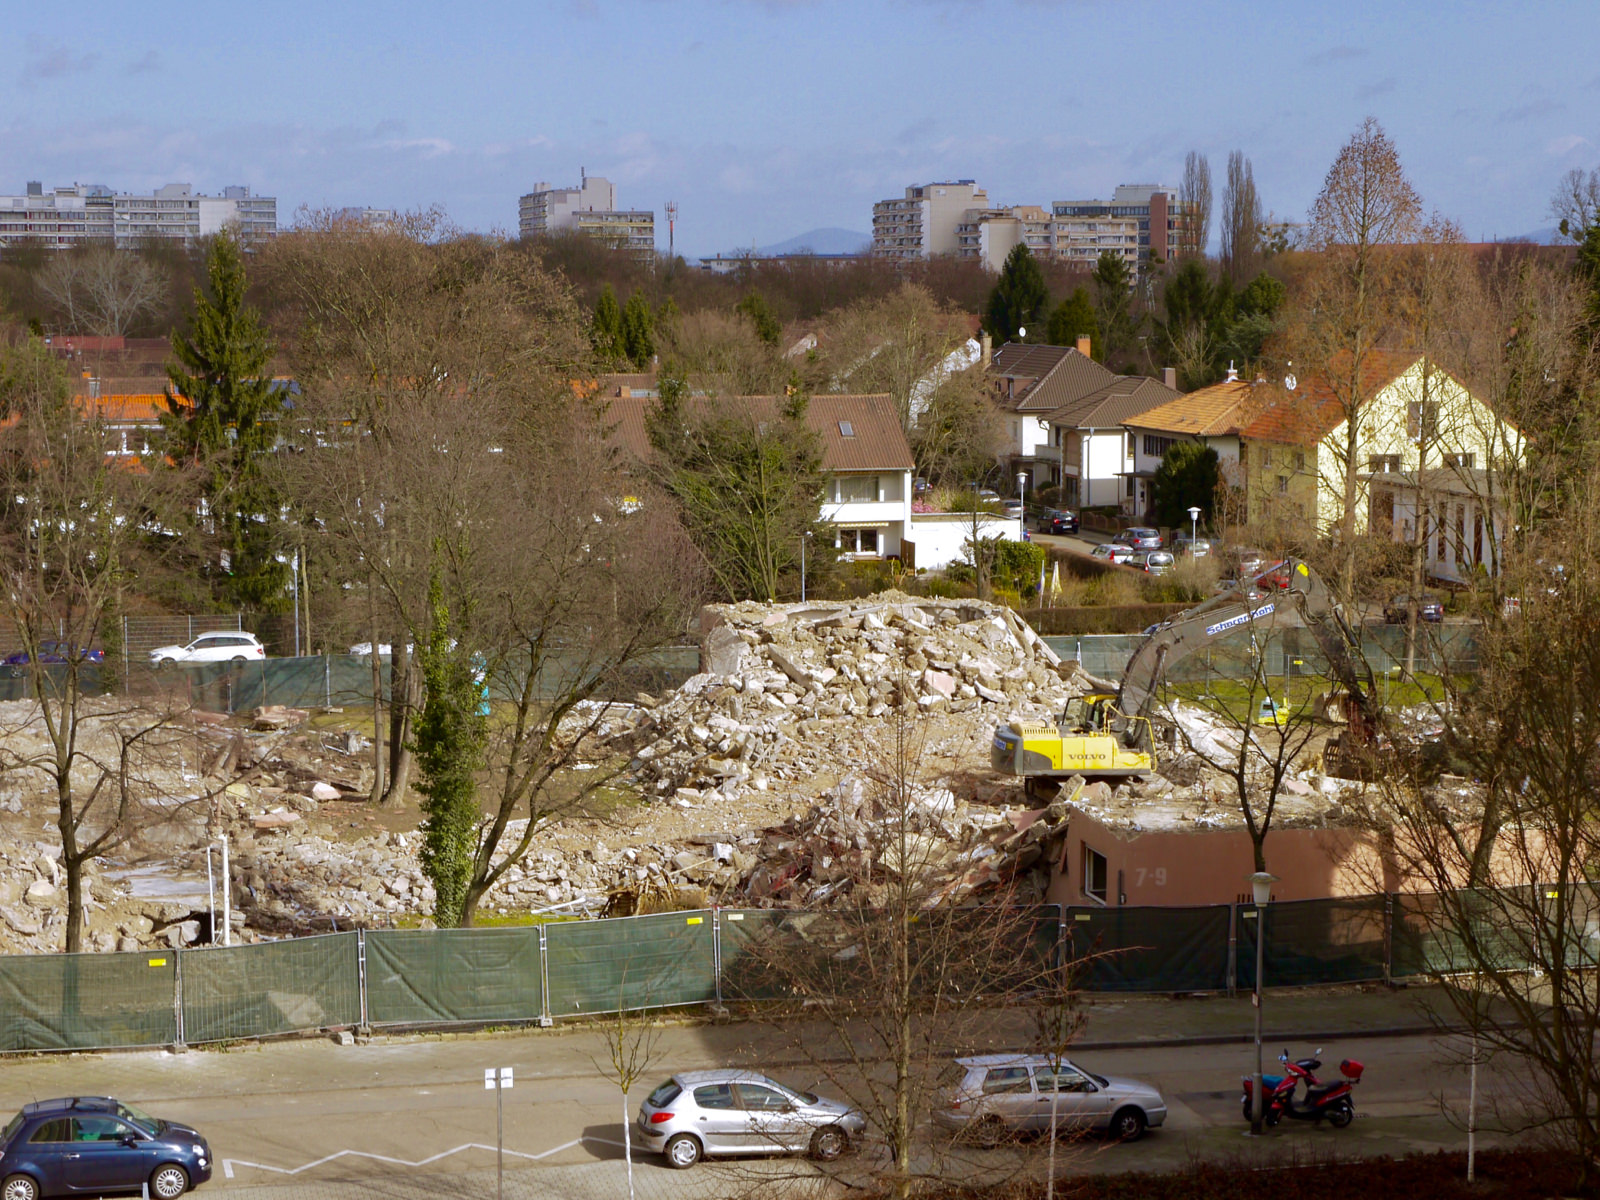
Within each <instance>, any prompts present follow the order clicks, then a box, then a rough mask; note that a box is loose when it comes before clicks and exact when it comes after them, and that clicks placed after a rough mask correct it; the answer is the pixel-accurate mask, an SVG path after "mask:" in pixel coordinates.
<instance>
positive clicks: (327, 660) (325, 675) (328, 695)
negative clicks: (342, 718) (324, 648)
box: [322, 654, 333, 708]
mask: <svg viewBox="0 0 1600 1200" xmlns="http://www.w3.org/2000/svg"><path fill="white" fill-rule="evenodd" d="M322 706H323V707H324V708H332V707H333V657H332V656H331V655H328V654H324V655H323V656H322Z"/></svg>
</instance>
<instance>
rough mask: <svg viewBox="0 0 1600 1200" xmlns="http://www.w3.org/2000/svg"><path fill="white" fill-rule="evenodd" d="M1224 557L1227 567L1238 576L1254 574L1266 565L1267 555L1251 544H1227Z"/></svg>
mask: <svg viewBox="0 0 1600 1200" xmlns="http://www.w3.org/2000/svg"><path fill="white" fill-rule="evenodd" d="M1226 557H1227V560H1228V569H1229V570H1230V571H1232V572H1233V574H1234V575H1236V576H1240V577H1243V576H1245V575H1254V574H1255V573H1256V572H1258V571H1260V570H1261V568H1262V567H1264V566H1266V565H1267V556H1266V555H1265V554H1263V553H1262V552H1261V551H1260V550H1257V549H1255V548H1254V547H1253V546H1229V547H1228V550H1227V555H1226Z"/></svg>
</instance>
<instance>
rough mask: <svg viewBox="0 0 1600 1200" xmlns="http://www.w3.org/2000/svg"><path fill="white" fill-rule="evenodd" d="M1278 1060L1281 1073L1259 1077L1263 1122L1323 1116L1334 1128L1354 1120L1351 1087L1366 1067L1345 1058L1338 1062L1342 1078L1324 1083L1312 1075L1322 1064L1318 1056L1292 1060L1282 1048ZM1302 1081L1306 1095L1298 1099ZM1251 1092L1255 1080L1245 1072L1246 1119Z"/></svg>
mask: <svg viewBox="0 0 1600 1200" xmlns="http://www.w3.org/2000/svg"><path fill="white" fill-rule="evenodd" d="M1321 1053H1322V1051H1321V1050H1318V1051H1317V1054H1318V1055H1320V1054H1321ZM1278 1061H1279V1062H1281V1063H1282V1064H1283V1072H1284V1073H1283V1074H1282V1075H1263V1076H1262V1077H1261V1089H1262V1096H1261V1119H1262V1121H1263V1122H1264V1123H1265V1124H1267V1125H1276V1124H1277V1123H1278V1122H1279V1121H1280V1120H1282V1119H1283V1118H1284V1117H1288V1118H1289V1119H1290V1120H1292V1121H1317V1122H1321V1121H1323V1120H1324V1119H1326V1120H1327V1122H1328V1123H1329V1124H1330V1125H1332V1126H1333V1127H1334V1128H1335V1129H1343V1128H1344V1127H1345V1126H1346V1125H1348V1124H1350V1122H1351V1121H1353V1120H1355V1115H1356V1108H1355V1097H1354V1094H1353V1089H1354V1087H1355V1085H1356V1084H1358V1083H1360V1082H1361V1073H1362V1071H1363V1070H1365V1068H1364V1067H1363V1066H1362V1065H1361V1064H1360V1063H1358V1062H1356V1061H1354V1060H1353V1059H1349V1058H1347V1059H1345V1060H1344V1061H1343V1062H1341V1063H1340V1064H1339V1074H1340V1075H1342V1076H1343V1077H1344V1078H1342V1079H1336V1080H1334V1081H1333V1082H1332V1083H1323V1082H1322V1081H1321V1080H1320V1079H1318V1078H1317V1077H1316V1075H1315V1071H1316V1070H1317V1068H1318V1067H1320V1066H1322V1060H1321V1059H1320V1058H1316V1057H1313V1058H1301V1059H1295V1060H1292V1061H1291V1060H1290V1058H1289V1052H1288V1051H1287V1050H1285V1051H1284V1052H1283V1053H1282V1054H1280V1055H1278ZM1302 1080H1303V1081H1304V1082H1305V1085H1306V1096H1305V1100H1304V1101H1299V1102H1297V1101H1296V1100H1295V1092H1296V1091H1297V1090H1298V1088H1299V1086H1300V1083H1301V1081H1302ZM1254 1091H1255V1088H1254V1080H1253V1079H1252V1078H1251V1077H1250V1076H1249V1075H1246V1076H1245V1077H1244V1105H1243V1108H1244V1119H1245V1120H1246V1121H1248V1120H1249V1119H1250V1099H1251V1096H1252V1094H1253V1093H1254Z"/></svg>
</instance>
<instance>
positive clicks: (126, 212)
mask: <svg viewBox="0 0 1600 1200" xmlns="http://www.w3.org/2000/svg"><path fill="white" fill-rule="evenodd" d="M225 228H232V229H234V230H235V231H236V232H237V233H238V235H239V237H240V238H241V240H243V241H246V242H251V241H258V240H260V239H262V238H269V237H271V236H273V235H274V234H275V233H277V232H278V201H277V198H276V197H273V196H254V195H251V193H250V189H249V188H247V187H226V188H223V189H222V194H221V195H220V196H207V195H205V194H203V193H201V192H196V191H195V190H194V189H193V188H192V187H190V185H189V184H187V183H169V184H167V186H166V187H163V188H159V189H157V190H156V191H154V192H113V191H112V190H111V189H110V188H108V187H106V186H105V185H104V184H100V183H89V184H73V185H72V186H71V187H58V188H53V189H51V190H50V191H48V192H47V191H45V189H44V185H43V184H40V183H29V184H28V185H27V189H26V191H25V192H24V193H23V194H22V195H20V196H0V247H6V246H44V247H49V248H53V249H69V248H71V247H73V246H76V245H80V244H82V243H84V242H91V241H107V242H111V243H113V244H114V245H117V246H136V245H138V244H140V243H141V242H146V241H150V240H152V239H159V240H163V241H182V242H193V241H196V240H198V239H200V238H203V237H210V236H211V235H212V234H215V233H220V232H221V231H222V230H223V229H225Z"/></svg>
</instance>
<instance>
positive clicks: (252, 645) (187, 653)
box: [150, 630, 267, 671]
mask: <svg viewBox="0 0 1600 1200" xmlns="http://www.w3.org/2000/svg"><path fill="white" fill-rule="evenodd" d="M266 656H267V649H266V647H265V646H263V645H262V644H261V643H260V642H259V641H257V640H256V635H255V634H253V633H238V632H235V631H232V630H229V631H227V632H223V633H202V634H201V635H200V636H199V637H197V638H195V639H194V641H192V642H190V643H189V644H188V645H187V646H157V647H156V648H155V649H154V650H152V651H150V665H151V666H152V667H154V668H155V669H156V670H158V671H160V670H162V669H164V668H166V667H170V666H171V665H172V664H173V663H182V664H183V665H185V666H191V665H197V664H200V663H219V662H231V663H244V662H252V661H259V660H260V659H264V658H266Z"/></svg>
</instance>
